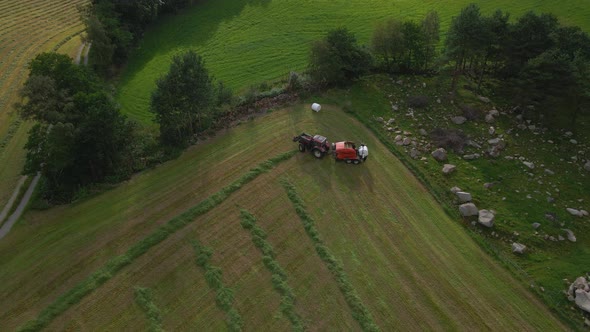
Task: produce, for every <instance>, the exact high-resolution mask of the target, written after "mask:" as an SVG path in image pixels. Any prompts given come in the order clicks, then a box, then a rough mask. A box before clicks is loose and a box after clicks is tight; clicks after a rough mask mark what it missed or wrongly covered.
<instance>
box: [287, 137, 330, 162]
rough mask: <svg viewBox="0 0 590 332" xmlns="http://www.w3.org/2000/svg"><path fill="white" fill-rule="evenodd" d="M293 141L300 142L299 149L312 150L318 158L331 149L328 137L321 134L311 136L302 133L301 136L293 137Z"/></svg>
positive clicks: (302, 150) (303, 150)
mask: <svg viewBox="0 0 590 332" xmlns="http://www.w3.org/2000/svg"><path fill="white" fill-rule="evenodd" d="M293 142H299V151H301V152H305V150H308V151H311V153H313V155H314V156H315V157H316V158H321V157H323V156H324V155H325V154H326V153H328V152H329V151H330V143H329V142H328V139H327V138H325V137H324V136H321V135H315V136H311V135H309V134H306V133H302V134H301V135H299V136H295V137H293Z"/></svg>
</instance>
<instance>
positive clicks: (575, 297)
mask: <svg viewBox="0 0 590 332" xmlns="http://www.w3.org/2000/svg"><path fill="white" fill-rule="evenodd" d="M567 298H568V299H569V300H570V301H575V303H576V305H577V306H578V308H580V309H582V310H584V311H586V312H589V313H590V285H589V284H588V281H586V278H584V277H579V278H578V279H576V281H574V282H573V283H572V284H571V285H570V287H569V288H568V290H567Z"/></svg>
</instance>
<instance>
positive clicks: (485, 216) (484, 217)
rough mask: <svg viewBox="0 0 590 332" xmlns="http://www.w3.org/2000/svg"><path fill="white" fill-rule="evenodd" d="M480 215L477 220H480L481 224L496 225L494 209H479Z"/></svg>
mask: <svg viewBox="0 0 590 332" xmlns="http://www.w3.org/2000/svg"><path fill="white" fill-rule="evenodd" d="M478 214H479V217H478V219H477V222H479V223H480V224H482V225H484V226H486V227H492V226H494V218H495V216H494V214H493V213H492V211H490V210H479V213H478Z"/></svg>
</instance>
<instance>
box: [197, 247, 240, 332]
mask: <svg viewBox="0 0 590 332" xmlns="http://www.w3.org/2000/svg"><path fill="white" fill-rule="evenodd" d="M192 245H193V248H194V250H195V255H196V256H197V258H196V263H197V265H198V266H200V267H201V268H202V269H203V270H204V271H205V279H206V280H207V284H208V285H209V287H210V288H211V289H213V290H214V291H215V303H217V306H218V307H219V308H220V309H221V310H223V311H224V312H225V314H226V315H227V320H226V324H227V328H228V329H229V330H230V331H232V332H237V331H241V330H242V324H243V323H242V316H240V313H239V312H238V311H237V310H236V308H234V306H233V302H234V292H233V290H232V289H231V288H229V287H226V286H224V284H223V279H222V276H223V272H222V270H221V269H220V268H219V267H217V266H213V265H211V263H210V261H211V256H212V255H213V250H212V249H211V248H209V247H205V246H203V245H201V244H200V243H199V242H198V241H193V242H192Z"/></svg>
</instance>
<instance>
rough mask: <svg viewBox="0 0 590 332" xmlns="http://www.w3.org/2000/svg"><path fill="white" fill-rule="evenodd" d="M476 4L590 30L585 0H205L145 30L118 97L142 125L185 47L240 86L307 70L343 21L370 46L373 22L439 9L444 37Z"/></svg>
mask: <svg viewBox="0 0 590 332" xmlns="http://www.w3.org/2000/svg"><path fill="white" fill-rule="evenodd" d="M471 2H475V3H478V4H479V5H480V6H481V8H482V11H483V13H484V14H490V13H491V12H493V11H494V10H496V9H498V8H499V9H502V10H504V11H508V12H509V13H510V14H511V15H512V17H513V18H514V17H518V16H519V15H522V14H523V13H524V12H526V11H528V10H534V11H536V12H551V13H554V14H555V15H557V16H558V17H559V19H560V20H561V22H562V23H564V24H571V25H578V26H580V27H582V28H583V29H584V30H585V31H589V30H590V20H588V17H590V6H587V5H584V2H583V1H579V0H576V1H573V0H568V1H560V2H555V1H550V0H541V1H539V0H521V1H517V2H515V1H506V0H499V1H471V0H461V1H433V0H427V1H384V0H373V1H360V0H353V1H348V0H336V1H309V0H308V1H297V2H293V1H283V0H277V1H264V0H260V1H244V0H242V1H232V0H221V1H203V2H201V3H199V4H198V5H196V6H194V7H192V8H190V9H188V10H187V11H186V12H183V13H181V14H179V15H177V16H174V17H167V18H164V19H163V20H161V21H160V22H159V23H158V24H157V25H156V26H154V27H153V28H152V29H151V30H150V31H149V32H148V33H146V35H145V38H144V40H143V41H142V43H141V46H140V48H139V49H138V50H137V51H136V52H135V54H134V55H133V57H132V58H131V59H130V61H129V64H128V66H127V67H126V69H125V71H124V72H123V74H122V77H121V81H120V83H119V84H118V86H119V89H120V90H119V97H118V100H119V102H120V103H121V106H122V111H123V113H125V114H128V115H129V116H130V117H131V118H133V119H137V120H139V121H141V122H144V123H149V122H150V121H151V118H152V116H151V114H150V113H149V111H148V109H149V99H150V93H151V91H152V90H153V89H154V87H155V80H156V79H157V78H158V77H160V76H161V75H163V74H165V73H166V72H167V71H168V67H169V65H170V61H171V58H172V56H173V55H174V54H177V53H179V52H181V51H184V50H186V49H189V48H192V49H195V50H196V51H197V52H198V53H199V54H201V55H202V56H203V57H204V59H205V61H206V64H207V67H208V68H209V70H210V71H211V72H212V73H213V74H214V75H215V76H216V77H217V78H218V79H219V80H222V81H224V82H226V83H227V84H228V85H229V86H230V87H231V88H233V89H234V90H236V91H240V90H242V89H245V88H247V87H248V86H251V85H255V84H259V83H261V82H264V81H272V80H276V79H281V78H286V77H287V75H288V73H289V72H290V71H292V70H295V71H299V70H303V69H304V68H305V66H306V63H307V57H308V53H309V48H310V44H311V43H312V42H313V41H314V40H317V39H320V38H321V37H322V36H323V35H324V34H325V33H326V31H327V30H328V29H331V28H334V27H339V26H344V27H347V28H349V29H350V30H351V31H353V32H354V33H355V34H356V35H357V38H358V39H359V41H360V42H361V43H365V44H366V43H368V42H369V40H370V36H371V34H372V31H373V28H374V25H375V24H376V23H378V22H379V21H381V20H383V19H385V18H389V17H396V18H399V19H414V20H421V19H422V18H423V16H424V15H425V13H426V12H428V11H429V10H436V11H438V13H439V15H440V18H441V30H442V34H443V35H444V33H445V31H446V29H447V28H448V25H449V24H450V21H451V17H452V16H455V15H458V13H459V12H460V10H461V8H463V7H465V6H466V5H467V4H469V3H471Z"/></svg>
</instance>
